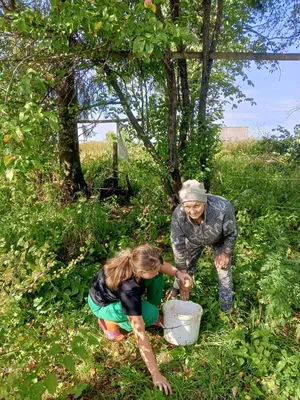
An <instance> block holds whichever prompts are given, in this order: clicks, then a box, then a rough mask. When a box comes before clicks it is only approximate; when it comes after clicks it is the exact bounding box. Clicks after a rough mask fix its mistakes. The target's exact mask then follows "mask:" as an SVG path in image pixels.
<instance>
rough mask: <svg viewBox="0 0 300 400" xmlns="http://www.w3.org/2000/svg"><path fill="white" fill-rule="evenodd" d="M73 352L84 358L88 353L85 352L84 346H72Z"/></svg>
mask: <svg viewBox="0 0 300 400" xmlns="http://www.w3.org/2000/svg"><path fill="white" fill-rule="evenodd" d="M72 350H73V353H74V354H76V355H77V356H79V357H80V358H82V360H84V359H85V357H86V354H85V349H84V347H82V346H76V347H73V348H72Z"/></svg>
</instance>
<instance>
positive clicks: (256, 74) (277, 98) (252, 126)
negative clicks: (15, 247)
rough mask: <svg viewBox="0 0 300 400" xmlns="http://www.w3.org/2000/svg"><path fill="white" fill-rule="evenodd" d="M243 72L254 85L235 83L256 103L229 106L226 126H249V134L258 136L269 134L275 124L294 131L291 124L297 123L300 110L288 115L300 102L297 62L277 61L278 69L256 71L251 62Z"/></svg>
mask: <svg viewBox="0 0 300 400" xmlns="http://www.w3.org/2000/svg"><path fill="white" fill-rule="evenodd" d="M246 73H247V75H248V78H249V79H250V80H251V81H252V82H253V83H254V85H255V86H254V87H250V86H248V85H247V84H245V83H244V82H239V81H237V83H238V84H239V85H240V86H241V88H242V91H243V92H244V93H245V94H246V95H247V96H248V97H253V98H254V100H255V102H256V103H257V105H254V106H251V104H250V103H248V102H247V103H241V104H240V105H239V107H238V108H237V109H233V110H232V109H231V107H230V106H228V107H227V108H226V110H225V114H224V119H223V122H224V124H225V126H248V127H249V136H254V137H257V138H259V137H261V136H262V135H265V134H268V133H270V132H271V130H272V128H276V127H277V125H282V126H283V127H285V128H287V129H288V130H289V131H291V132H293V128H294V126H295V125H296V124H300V110H298V111H296V112H294V113H292V114H290V115H289V112H290V111H291V110H292V109H294V108H295V107H296V106H297V104H298V105H299V104H300V61H280V62H279V69H278V70H277V71H275V72H273V73H270V72H269V71H267V70H265V69H263V70H262V69H260V70H258V69H257V67H256V64H255V63H254V62H251V69H250V71H247V72H246Z"/></svg>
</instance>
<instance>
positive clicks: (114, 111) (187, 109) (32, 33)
mask: <svg viewBox="0 0 300 400" xmlns="http://www.w3.org/2000/svg"><path fill="white" fill-rule="evenodd" d="M3 1H4V0H3ZM2 4H4V3H3V2H2ZM18 4H19V5H18V10H17V11H18V12H16V5H15V3H13V5H11V6H10V10H13V12H11V13H7V10H6V8H7V7H6V6H5V7H4V6H3V7H2V15H3V16H5V21H4V24H3V23H2V26H4V28H2V29H3V30H4V31H5V32H6V33H7V34H11V33H12V34H13V35H14V37H16V38H17V41H18V43H22V46H21V47H20V51H18V52H17V53H14V52H13V46H12V47H11V51H10V52H8V53H6V55H5V57H4V58H3V59H5V61H6V62H7V63H10V65H11V66H18V68H17V69H18V70H19V69H20V66H19V65H18V63H21V64H22V66H24V67H25V66H28V65H29V64H30V63H34V65H35V73H36V76H38V77H39V78H40V80H41V81H42V82H44V85H45V86H46V87H47V96H46V97H47V101H49V99H51V101H49V104H50V103H51V109H52V110H54V111H55V112H56V115H57V118H58V119H59V118H60V119H61V124H60V127H61V128H62V129H61V131H60V138H61V139H60V141H59V145H60V146H61V151H60V155H61V158H62V161H63V162H62V165H66V166H67V169H66V171H67V173H66V182H68V185H69V186H70V187H71V188H74V189H72V190H71V192H72V191H74V190H77V189H80V190H84V188H85V183H84V180H83V177H82V174H81V172H80V159H79V156H78V137H77V135H76V127H75V122H76V118H77V119H78V118H80V115H81V113H82V112H83V111H84V110H90V112H91V113H92V112H94V111H96V110H98V109H99V108H101V109H105V110H106V112H107V114H109V115H111V116H112V117H115V118H118V117H119V115H120V113H125V114H126V115H127V117H128V119H129V121H130V122H131V124H132V127H133V128H134V132H135V137H137V138H138V139H139V140H140V141H141V142H143V144H144V145H145V147H146V149H147V150H148V151H149V152H150V154H151V155H152V157H153V159H154V160H155V162H156V163H157V164H158V166H159V170H160V175H161V178H162V182H163V185H164V188H165V191H166V194H167V195H168V197H169V199H170V201H172V202H174V201H176V195H177V192H178V190H179V189H180V186H181V179H182V177H184V178H187V177H190V176H193V177H196V178H198V179H201V180H204V181H205V183H206V186H207V188H209V185H210V180H211V170H212V166H213V154H214V151H215V149H216V145H217V130H218V127H216V126H214V125H213V122H214V121H215V120H216V119H218V118H219V117H220V116H221V115H222V104H224V103H225V102H228V101H230V102H234V101H236V102H237V103H238V102H240V101H243V100H248V101H253V99H247V98H246V97H245V96H244V95H243V93H242V92H241V91H240V89H239V88H238V87H235V85H234V77H235V76H237V75H242V76H243V79H248V78H247V75H246V74H245V73H244V72H243V66H244V65H247V61H240V60H234V61H218V63H216V62H213V59H212V57H210V55H211V54H212V53H214V52H215V50H216V51H224V50H228V49H230V50H231V51H235V52H238V51H248V52H250V51H266V50H267V49H268V48H271V49H274V48H275V50H276V51H278V50H279V49H282V48H283V46H286V45H288V44H290V43H292V41H293V40H294V38H295V37H296V33H297V28H296V22H297V20H296V18H297V17H296V11H297V5H295V4H294V3H293V2H292V1H288V2H286V3H285V4H284V5H283V4H281V3H280V2H278V0H270V1H268V2H264V3H262V2H260V1H254V0H247V1H242V0H237V1H235V2H232V1H230V0H215V1H211V0H202V2H201V3H200V4H199V2H196V1H194V0H193V1H187V0H181V1H179V0H171V1H170V2H166V1H161V2H158V1H157V2H156V3H155V4H153V5H152V7H150V8H149V7H146V8H145V7H144V4H143V2H141V1H138V0H131V1H126V2H119V1H116V0H110V1H108V0H94V1H93V2H91V1H87V0H78V1H75V2H70V1H64V2H61V1H58V2H56V1H53V2H51V4H49V3H46V2H45V3H43V4H41V5H40V7H39V8H37V7H35V8H31V6H30V5H29V4H27V3H23V4H22V3H18ZM275 6H277V7H281V11H280V13H278V12H277V8H276V9H275V8H274V9H273V7H275ZM283 9H284V10H285V11H286V12H285V13H283V12H282V11H283ZM272 11H273V12H272ZM274 15H275V20H276V19H277V25H275V24H274ZM290 16H291V18H289V17H290ZM278 18H280V24H281V29H282V30H284V29H290V22H289V21H292V23H294V26H295V34H293V35H289V36H288V37H287V36H282V39H283V40H282V43H283V45H279V44H278V40H279V39H280V38H278V36H276V35H277V34H276V32H275V31H276V29H277V26H278V25H280V24H279V23H278V21H279V19H278ZM257 21H259V25H258V24H256V22H257ZM267 31H269V33H268V32H267ZM270 31H273V34H272V35H271V34H270ZM268 35H269V36H268ZM2 48H3V49H4V48H5V45H4V44H3V43H2ZM21 49H22V51H21ZM190 50H191V51H196V52H201V54H202V58H201V60H189V61H187V60H185V59H182V58H180V59H175V58H174V57H173V53H174V51H177V52H180V53H183V52H185V51H190ZM116 56H118V57H119V58H116ZM122 57H123V58H122ZM124 57H125V58H124ZM57 66H60V67H61V68H62V72H61V73H60V71H59V70H58V68H57ZM13 68H14V67H13ZM46 69H48V70H49V71H50V75H51V78H47V77H45V75H46V74H45V70H46ZM82 71H85V72H86V74H87V75H88V76H89V82H90V81H91V80H93V87H95V86H97V85H98V88H99V90H97V91H95V94H94V95H93V96H91V97H89V98H88V100H87V97H85V96H86V93H87V92H88V87H87V85H86V82H85V81H84V80H81V79H80V77H81V76H82ZM249 84H252V82H250V81H249ZM64 91H65V96H64V94H63V92H64ZM75 92H76V93H75ZM79 94H80V95H79ZM37 97H39V96H37ZM67 99H68V100H67ZM44 100H45V95H44V94H43V96H40V102H43V101H44ZM64 100H66V101H64ZM116 100H118V102H119V103H121V106H116V105H115V104H114V105H113V106H111V104H112V103H115V101H116ZM37 103H38V100H37ZM64 119H65V120H64ZM140 120H142V122H140ZM166 132H167V135H166ZM68 145H70V147H69V148H68ZM73 156H74V157H73ZM64 161H65V163H64ZM76 171H77V172H76ZM72 180H74V182H72Z"/></svg>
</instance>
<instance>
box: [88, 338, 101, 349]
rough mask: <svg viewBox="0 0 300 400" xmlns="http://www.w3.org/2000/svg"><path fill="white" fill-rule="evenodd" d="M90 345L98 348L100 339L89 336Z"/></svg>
mask: <svg viewBox="0 0 300 400" xmlns="http://www.w3.org/2000/svg"><path fill="white" fill-rule="evenodd" d="M88 343H89V344H90V345H95V346H98V345H99V341H98V339H97V338H96V337H95V336H94V335H89V336H88Z"/></svg>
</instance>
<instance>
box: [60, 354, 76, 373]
mask: <svg viewBox="0 0 300 400" xmlns="http://www.w3.org/2000/svg"><path fill="white" fill-rule="evenodd" d="M63 363H64V365H65V366H66V368H67V369H68V370H69V371H70V372H71V373H72V374H73V375H75V374H76V368H75V361H74V358H73V357H72V356H65V357H64V358H63Z"/></svg>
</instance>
